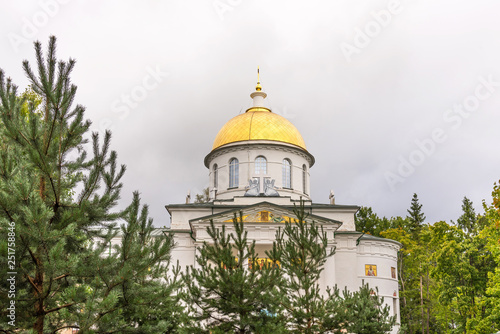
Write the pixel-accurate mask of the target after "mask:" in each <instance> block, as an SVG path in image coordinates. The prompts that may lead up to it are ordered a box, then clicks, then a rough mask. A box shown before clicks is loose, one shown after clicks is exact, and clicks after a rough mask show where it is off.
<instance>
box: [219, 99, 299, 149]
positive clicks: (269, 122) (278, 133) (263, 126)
mask: <svg viewBox="0 0 500 334" xmlns="http://www.w3.org/2000/svg"><path fill="white" fill-rule="evenodd" d="M247 140H271V141H278V142H282V143H287V144H292V145H295V146H298V147H300V148H302V149H304V150H306V151H307V149H306V144H305V143H304V139H302V136H301V135H300V133H299V131H298V130H297V128H296V127H295V126H294V125H293V124H292V123H290V121H288V120H287V119H286V118H284V117H282V116H280V115H277V114H275V113H273V112H271V111H270V110H269V109H267V108H264V107H253V108H250V109H248V110H247V111H246V112H245V113H244V114H241V115H238V116H236V117H234V118H232V119H230V120H229V122H227V123H226V124H225V125H224V126H223V127H222V129H220V131H219V133H218V134H217V136H216V137H215V141H214V145H213V147H212V150H215V149H216V148H219V147H221V146H223V145H226V144H230V143H235V142H240V141H247Z"/></svg>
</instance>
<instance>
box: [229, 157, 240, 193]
mask: <svg viewBox="0 0 500 334" xmlns="http://www.w3.org/2000/svg"><path fill="white" fill-rule="evenodd" d="M239 174H240V168H239V161H238V159H236V158H232V159H231V160H230V161H229V188H236V187H238V183H239V176H240V175H239Z"/></svg>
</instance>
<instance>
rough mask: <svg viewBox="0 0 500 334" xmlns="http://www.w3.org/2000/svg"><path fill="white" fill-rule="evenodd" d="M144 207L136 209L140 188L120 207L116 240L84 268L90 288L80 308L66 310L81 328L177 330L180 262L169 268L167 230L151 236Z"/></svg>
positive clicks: (180, 315)
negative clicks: (72, 311) (125, 207)
mask: <svg viewBox="0 0 500 334" xmlns="http://www.w3.org/2000/svg"><path fill="white" fill-rule="evenodd" d="M157 231H158V230H155V228H154V227H153V220H152V219H151V218H148V207H147V206H143V207H142V209H141V210H140V199H139V193H138V192H135V193H134V196H133V200H132V203H131V204H130V206H129V207H128V208H127V209H126V210H125V212H124V223H123V224H122V225H121V226H120V229H119V230H118V231H117V233H116V234H117V236H118V238H117V239H118V240H119V242H118V243H116V244H109V245H103V246H104V247H108V251H107V252H106V254H105V257H104V258H102V255H100V256H99V257H98V258H96V259H94V261H95V262H94V263H96V267H95V268H91V269H90V271H89V272H88V274H87V276H88V278H89V279H88V280H86V287H87V289H88V291H89V294H88V297H87V299H86V301H85V304H84V306H83V308H82V309H81V311H80V312H74V313H67V314H64V317H65V318H66V319H71V320H72V322H74V323H76V324H78V327H79V329H80V332H83V333H86V332H87V331H90V330H94V331H96V332H98V333H109V332H120V333H151V334H155V333H176V332H177V331H178V330H179V328H180V326H181V323H183V322H184V321H185V320H186V319H185V316H184V308H183V307H182V306H181V304H180V296H179V295H178V294H177V292H178V290H180V289H182V285H181V282H180V281H179V280H177V276H178V275H179V272H180V268H179V266H177V267H175V268H171V272H169V264H170V251H171V249H172V247H173V246H174V244H173V238H172V236H171V235H168V236H165V235H163V234H162V235H155V232H157Z"/></svg>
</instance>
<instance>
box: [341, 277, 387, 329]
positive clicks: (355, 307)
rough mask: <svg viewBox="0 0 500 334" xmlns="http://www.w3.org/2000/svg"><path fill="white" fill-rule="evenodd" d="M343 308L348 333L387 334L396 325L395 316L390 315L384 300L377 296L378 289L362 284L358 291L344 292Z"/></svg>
mask: <svg viewBox="0 0 500 334" xmlns="http://www.w3.org/2000/svg"><path fill="white" fill-rule="evenodd" d="M343 295H344V302H343V304H342V306H343V308H344V309H346V310H348V311H347V312H346V315H347V316H346V318H347V321H346V323H347V325H346V326H345V329H346V330H347V332H348V333H357V334H380V333H388V332H390V331H391V330H392V327H393V326H394V325H395V324H396V316H391V315H390V308H389V306H388V305H384V298H383V297H379V296H378V289H375V290H373V289H371V288H370V287H369V286H368V284H363V285H362V286H361V287H360V289H359V290H358V291H354V292H349V291H347V290H344V292H343Z"/></svg>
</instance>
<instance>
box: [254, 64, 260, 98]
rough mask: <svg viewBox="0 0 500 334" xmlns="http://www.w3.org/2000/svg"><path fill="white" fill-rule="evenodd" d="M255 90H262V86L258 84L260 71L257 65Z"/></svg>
mask: <svg viewBox="0 0 500 334" xmlns="http://www.w3.org/2000/svg"><path fill="white" fill-rule="evenodd" d="M255 90H256V91H258V92H260V91H261V90H262V86H261V85H260V71H259V66H257V86H255Z"/></svg>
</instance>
